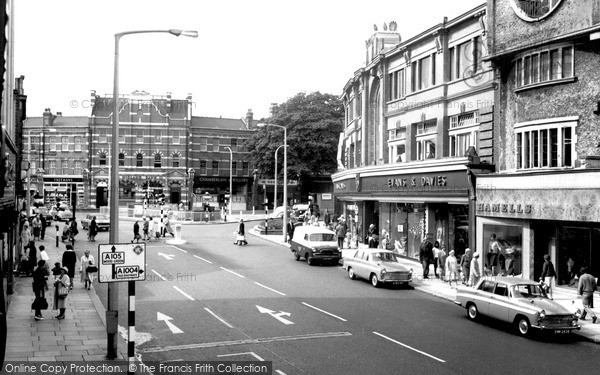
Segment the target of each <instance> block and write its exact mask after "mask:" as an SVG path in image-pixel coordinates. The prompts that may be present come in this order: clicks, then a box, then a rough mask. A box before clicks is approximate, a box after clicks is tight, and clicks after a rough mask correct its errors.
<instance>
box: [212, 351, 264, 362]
mask: <svg viewBox="0 0 600 375" xmlns="http://www.w3.org/2000/svg"><path fill="white" fill-rule="evenodd" d="M246 354H250V355H251V356H253V357H254V358H256V359H258V360H259V361H264V360H265V359H264V358H262V357H261V356H259V355H258V354H256V353H254V352H245V353H231V354H219V355H218V356H217V357H235V356H238V355H246Z"/></svg>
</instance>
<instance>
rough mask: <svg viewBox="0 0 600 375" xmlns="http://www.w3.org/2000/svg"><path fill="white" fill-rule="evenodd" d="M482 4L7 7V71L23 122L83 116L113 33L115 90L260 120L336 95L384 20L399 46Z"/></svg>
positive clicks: (189, 1)
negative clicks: (10, 44)
mask: <svg viewBox="0 0 600 375" xmlns="http://www.w3.org/2000/svg"><path fill="white" fill-rule="evenodd" d="M484 2H485V1H484V0H456V1H448V0H424V1H409V0H396V1H389V0H369V1H363V2H355V1H337V0H331V1H326V0H320V1H319V0H304V1H285V0H279V1H275V0H229V1H227V0H224V1H217V0H210V1H205V0H169V1H166V0H160V1H156V0H118V1H117V0H102V1H89V0H58V1H47V0H18V1H15V3H16V4H15V20H14V21H15V76H17V77H18V76H20V75H23V76H25V81H24V89H25V94H26V95H27V97H28V99H27V115H28V116H29V117H38V116H42V113H43V112H44V109H45V108H50V109H51V110H52V112H53V113H56V112H62V114H63V116H89V115H90V102H89V99H90V93H91V91H92V90H95V91H96V93H97V94H99V95H101V96H104V95H105V94H112V92H113V72H114V46H115V45H114V43H115V42H114V35H115V34H116V33H119V32H123V31H131V30H168V29H182V30H197V31H198V33H199V37H198V38H187V37H174V36H172V35H170V34H167V33H160V34H137V35H127V36H124V37H123V38H122V39H121V41H120V49H119V63H120V65H119V71H120V73H119V88H120V89H119V92H120V94H126V93H131V92H133V91H135V90H144V91H146V92H149V93H150V94H153V95H166V93H167V92H171V93H172V97H173V99H185V98H186V97H187V95H188V94H191V95H192V105H193V107H192V112H193V115H194V116H208V117H220V116H222V117H227V118H241V117H244V116H245V114H246V112H247V110H248V109H252V111H253V112H254V118H255V119H260V118H263V117H268V115H269V106H270V104H271V103H283V102H285V101H286V100H287V99H289V98H291V97H293V96H294V95H296V94H297V93H299V92H307V93H310V92H314V91H320V92H322V93H329V94H334V95H341V93H342V90H343V87H344V85H345V84H346V83H347V82H348V80H349V79H350V78H352V76H353V74H354V72H355V71H356V70H357V69H359V68H361V67H363V66H364V65H365V41H366V40H367V39H368V38H369V37H370V36H371V35H372V34H373V33H374V29H373V25H374V24H376V25H378V27H379V29H380V30H382V26H383V23H384V22H385V23H389V22H391V21H396V22H397V24H398V31H399V32H400V35H401V37H402V39H403V40H406V39H408V38H410V37H412V36H414V35H416V34H419V33H420V32H422V31H425V30H426V29H428V28H430V27H432V26H434V25H436V24H438V23H441V22H442V20H443V18H444V17H448V19H452V18H455V17H457V16H459V15H461V14H463V13H465V12H467V11H469V10H471V9H473V8H475V7H477V6H478V5H480V4H483V3H484Z"/></svg>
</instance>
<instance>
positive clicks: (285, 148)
mask: <svg viewBox="0 0 600 375" xmlns="http://www.w3.org/2000/svg"><path fill="white" fill-rule="evenodd" d="M256 126H258V127H263V126H275V127H277V128H281V129H283V242H287V219H288V217H287V216H288V212H287V205H288V202H287V190H288V189H287V128H286V127H285V126H283V125H277V124H268V123H262V122H261V123H258V124H256ZM275 154H276V155H277V152H275Z"/></svg>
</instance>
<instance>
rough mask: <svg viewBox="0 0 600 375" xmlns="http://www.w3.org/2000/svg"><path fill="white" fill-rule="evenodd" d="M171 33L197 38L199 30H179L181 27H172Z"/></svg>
mask: <svg viewBox="0 0 600 375" xmlns="http://www.w3.org/2000/svg"><path fill="white" fill-rule="evenodd" d="M169 33H170V34H173V35H175V36H180V35H181V36H187V37H190V38H197V37H198V32H197V31H196V30H179V29H171V30H169Z"/></svg>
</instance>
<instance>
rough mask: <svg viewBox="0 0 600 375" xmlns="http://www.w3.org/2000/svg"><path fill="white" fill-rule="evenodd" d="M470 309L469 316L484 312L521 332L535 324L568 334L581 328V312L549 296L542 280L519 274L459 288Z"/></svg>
mask: <svg viewBox="0 0 600 375" xmlns="http://www.w3.org/2000/svg"><path fill="white" fill-rule="evenodd" d="M454 303H456V304H457V305H459V306H462V307H464V308H465V309H467V316H468V317H469V319H471V320H476V319H477V318H479V316H480V315H485V316H489V317H491V318H495V319H498V320H501V321H504V322H508V323H510V324H513V325H514V327H515V329H516V331H517V333H519V334H520V335H521V336H527V335H529V334H530V332H531V328H537V329H540V330H542V331H550V332H552V333H553V334H566V333H570V332H571V331H573V330H574V329H580V328H581V326H580V325H579V324H577V323H578V319H579V316H580V315H581V312H580V311H579V310H577V311H576V312H574V313H573V312H571V311H569V310H568V309H567V308H566V307H564V306H562V305H560V304H559V303H557V302H555V301H553V300H551V299H550V298H548V296H547V295H546V293H545V292H544V290H543V289H542V287H541V286H540V285H539V283H537V282H535V281H533V280H526V279H522V278H518V277H496V278H494V279H483V280H481V281H480V282H479V284H477V286H476V287H475V288H465V287H463V288H459V289H458V290H457V292H456V300H455V301H454Z"/></svg>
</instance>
